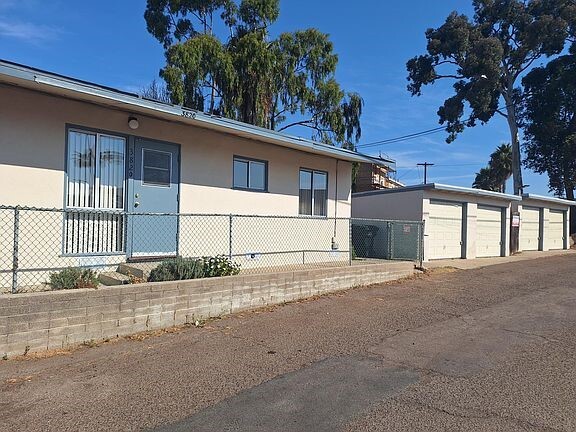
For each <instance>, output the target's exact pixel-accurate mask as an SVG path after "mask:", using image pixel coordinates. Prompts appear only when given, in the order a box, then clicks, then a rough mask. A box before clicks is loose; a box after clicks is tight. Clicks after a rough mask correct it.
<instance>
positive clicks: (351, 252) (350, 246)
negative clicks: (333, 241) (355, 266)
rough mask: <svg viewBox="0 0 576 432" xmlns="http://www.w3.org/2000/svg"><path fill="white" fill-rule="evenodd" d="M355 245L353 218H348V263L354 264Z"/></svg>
mask: <svg viewBox="0 0 576 432" xmlns="http://www.w3.org/2000/svg"><path fill="white" fill-rule="evenodd" d="M353 255H354V245H353V244H352V218H349V219H348V264H349V265H352V259H353V258H354V256H353Z"/></svg>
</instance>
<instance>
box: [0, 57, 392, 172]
mask: <svg viewBox="0 0 576 432" xmlns="http://www.w3.org/2000/svg"><path fill="white" fill-rule="evenodd" d="M2 76H7V77H11V78H13V80H14V79H15V80H17V81H23V82H26V83H28V84H30V85H27V86H25V87H26V88H31V89H34V84H37V85H41V86H43V88H42V90H43V91H45V92H47V93H54V94H58V92H57V91H55V90H59V91H60V92H64V93H67V96H68V97H70V98H73V99H76V100H87V98H96V99H98V100H100V102H101V103H102V104H104V105H113V106H115V107H117V108H122V109H124V110H126V111H129V112H134V113H140V114H143V115H144V114H145V115H148V116H150V117H157V118H163V119H169V120H172V121H177V122H179V123H185V124H191V125H195V126H198V127H203V128H207V129H212V130H218V131H221V132H224V133H228V134H233V135H237V136H241V137H243V138H247V139H254V140H258V141H262V142H267V143H270V144H274V145H278V146H281V147H287V148H292V149H295V150H300V151H303V152H307V153H312V154H318V155H323V156H328V157H332V158H335V159H339V160H344V161H349V162H368V163H373V164H377V165H382V166H389V164H392V163H394V161H390V160H386V159H381V158H376V157H371V156H368V155H364V154H361V153H357V152H353V151H350V150H346V149H342V148H339V147H334V146H330V145H328V144H322V143H317V142H314V141H311V140H307V139H304V138H298V137H294V136H290V135H286V134H282V133H279V132H275V131H271V130H268V129H263V128H258V127H255V126H252V125H248V124H246V123H241V122H237V121H233V120H229V119H225V118H222V117H217V116H211V115H208V114H205V113H202V112H199V111H194V110H191V109H187V108H184V107H182V106H179V105H169V104H164V103H161V102H155V101H152V100H149V99H143V98H141V97H139V96H137V95H135V94H132V93H127V92H122V91H119V90H115V89H110V88H107V87H103V86H98V85H95V84H91V83H87V82H84V81H77V80H73V79H69V78H66V77H62V76H59V75H54V74H50V73H47V72H43V71H39V70H36V69H32V68H28V67H26V66H21V65H16V64H12V63H9V62H3V61H0V82H2V81H3V80H2ZM13 80H12V81H9V80H4V81H5V82H7V83H8V84H14V81H13ZM16 85H17V83H16ZM50 90H52V91H50ZM92 102H94V101H93V100H92Z"/></svg>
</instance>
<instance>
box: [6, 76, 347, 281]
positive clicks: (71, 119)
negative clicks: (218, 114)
mask: <svg viewBox="0 0 576 432" xmlns="http://www.w3.org/2000/svg"><path fill="white" fill-rule="evenodd" d="M0 100H1V101H2V103H0V131H1V133H0V185H1V187H0V205H11V206H15V205H20V206H32V207H47V208H60V209H61V208H63V206H64V179H65V173H64V163H65V158H66V155H65V148H66V147H65V145H66V125H67V124H69V125H75V126H78V127H80V128H82V127H85V128H92V129H97V130H103V131H106V132H109V133H116V134H121V135H123V136H127V135H131V134H135V135H137V136H139V137H143V138H148V139H151V140H160V141H166V142H171V143H175V144H179V145H180V146H181V165H180V173H181V185H180V212H181V213H199V214H213V213H220V214H230V213H234V214H239V215H277V216H291V217H295V216H298V209H299V170H300V168H310V169H316V170H321V171H326V172H328V206H327V216H328V218H334V217H338V218H340V217H342V218H346V217H349V216H350V213H351V172H352V164H351V163H350V162H346V161H337V160H336V159H333V158H330V157H325V156H320V155H314V154H310V153H304V152H300V151H296V150H292V149H287V148H284V147H280V146H274V145H271V144H266V143H262V142H258V141H255V140H250V139H244V138H240V137H236V136H233V135H227V134H222V133H218V132H214V131H210V130H206V129H201V128H197V127H193V126H189V125H183V124H180V123H173V122H168V121H163V120H158V119H153V118H150V117H145V116H142V115H138V120H139V123H140V126H139V128H138V129H137V131H132V130H131V129H129V128H128V125H127V122H128V117H129V116H130V113H128V112H125V111H121V110H115V109H111V108H105V107H101V106H97V105H93V104H88V103H85V102H77V101H73V100H69V99H64V98H58V97H55V96H49V95H45V94H42V93H39V92H34V91H30V90H25V89H19V88H16V87H8V86H0ZM134 132H135V133H134ZM234 155H238V156H244V157H249V158H255V159H262V160H266V161H268V192H266V193H262V192H249V191H240V190H235V189H233V188H232V175H233V170H232V167H233V157H234ZM0 217H2V215H0ZM3 218H4V220H0V240H3V239H4V237H6V238H8V239H10V238H11V235H12V234H11V232H12V220H13V219H12V216H11V215H10V214H8V213H7V212H4V216H3ZM33 219H36V220H33ZM312 220H313V221H312ZM21 222H22V223H21V226H22V227H23V228H22V232H21V236H20V241H21V243H22V244H25V245H27V247H25V248H21V267H23V266H24V265H26V266H29V267H63V266H73V265H105V264H111V263H112V264H113V263H116V262H119V261H122V260H124V259H125V257H124V256H121V257H118V256H116V257H113V256H107V257H94V258H90V259H86V258H70V257H62V256H61V255H62V215H61V214H54V215H48V216H46V215H45V214H44V216H40V215H39V214H27V215H24V216H23V219H22V221H21ZM195 224H196V230H195V231H194V235H192V234H191V232H184V231H183V230H182V232H181V236H180V248H181V253H182V254H183V255H186V254H187V253H190V254H192V253H193V252H198V254H202V255H205V254H209V253H211V252H212V251H213V250H214V251H216V250H218V253H223V252H225V251H226V250H228V248H227V246H228V230H229V228H228V225H227V224H226V223H222V224H219V225H218V226H216V225H217V224H216V223H215V222H209V221H206V220H204V221H203V222H202V221H196V222H195ZM202 224H204V225H205V228H204V229H203V228H202V226H203V225H202ZM264 224H266V226H263V225H264ZM220 225H221V226H220ZM271 225H274V226H271ZM284 225H285V222H284V221H283V220H282V219H277V220H275V221H273V222H270V221H266V222H264V221H263V220H261V221H260V225H258V224H257V223H254V222H253V223H251V224H250V226H248V227H246V230H252V231H251V232H253V233H255V234H259V233H260V234H261V233H262V232H264V233H266V232H267V233H270V235H268V236H265V237H262V235H260V236H258V235H253V236H251V235H250V231H249V232H247V233H246V234H245V239H244V240H243V242H244V243H242V242H241V240H238V249H239V250H240V251H246V252H264V250H265V249H266V248H268V249H267V250H269V249H274V250H282V251H283V250H287V249H288V248H290V247H295V246H294V245H298V246H300V248H299V249H318V250H326V251H327V252H326V253H317V254H316V255H310V256H308V257H307V259H308V260H310V261H316V262H322V261H337V260H342V261H347V260H348V252H341V253H336V252H334V253H331V252H328V251H329V250H330V247H331V239H332V237H334V220H332V221H330V220H329V219H327V218H313V219H311V221H304V222H302V223H301V224H300V225H299V226H298V227H296V228H293V229H292V230H288V229H284ZM336 225H337V226H336V235H335V237H336V241H337V243H339V247H340V249H341V251H347V250H348V244H347V243H348V242H347V239H348V237H349V229H348V224H347V223H346V224H343V223H338V224H336ZM25 226H28V228H25ZM315 233H316V234H315ZM250 239H254V242H253V244H250ZM204 240H205V241H204ZM262 242H265V243H267V244H266V248H265V247H264V245H263V244H262ZM272 242H273V243H272ZM9 243H10V242H8V241H6V242H4V241H3V243H2V246H0V267H1V268H0V270H4V269H6V268H11V266H12V264H11V263H12V246H11V245H10V244H9ZM202 243H204V244H206V245H207V247H206V248H204V249H203V250H202V251H199V250H198V248H197V246H198V244H202ZM271 244H273V245H275V246H274V247H271V246H270V245H271ZM211 248H212V249H211ZM26 253H28V254H29V256H28V257H26V256H25V254H26ZM241 253H244V252H241ZM288 256H289V255H282V256H280V255H278V256H277V257H276V258H266V259H264V258H261V260H260V262H259V263H258V262H256V261H255V260H245V261H246V262H243V265H245V266H246V267H251V266H252V267H253V266H258V265H266V266H272V265H276V264H278V265H280V264H285V263H286V262H287V259H286V257H288ZM293 258H294V261H295V262H301V261H302V255H301V254H298V256H295V257H293ZM47 274H48V272H44V273H43V274H42V275H41V277H39V276H38V275H34V276H29V279H30V281H28V282H26V277H27V276H26V275H25V274H20V278H21V282H22V283H30V284H31V283H32V280H33V279H34V280H36V279H39V278H41V279H44V280H45V279H46V278H47ZM10 279H11V274H9V273H2V274H0V286H6V284H7V283H9V280H10Z"/></svg>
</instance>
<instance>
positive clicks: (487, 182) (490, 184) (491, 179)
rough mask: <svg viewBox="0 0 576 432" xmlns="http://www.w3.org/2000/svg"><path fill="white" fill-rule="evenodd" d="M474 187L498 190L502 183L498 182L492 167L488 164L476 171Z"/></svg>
mask: <svg viewBox="0 0 576 432" xmlns="http://www.w3.org/2000/svg"><path fill="white" fill-rule="evenodd" d="M472 187H473V188H475V189H484V190H488V191H493V192H498V190H499V188H500V185H499V184H498V181H497V179H496V176H495V173H494V170H493V169H492V167H490V166H487V167H486V168H482V169H480V171H479V172H477V173H476V179H475V180H474V183H473V184H472Z"/></svg>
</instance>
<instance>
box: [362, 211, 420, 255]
mask: <svg viewBox="0 0 576 432" xmlns="http://www.w3.org/2000/svg"><path fill="white" fill-rule="evenodd" d="M351 227H352V228H351V229H352V253H353V256H354V257H355V258H365V259H366V258H372V259H383V260H405V261H417V262H419V264H420V266H421V265H422V260H423V258H424V243H423V242H424V222H417V221H389V220H381V219H351Z"/></svg>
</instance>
